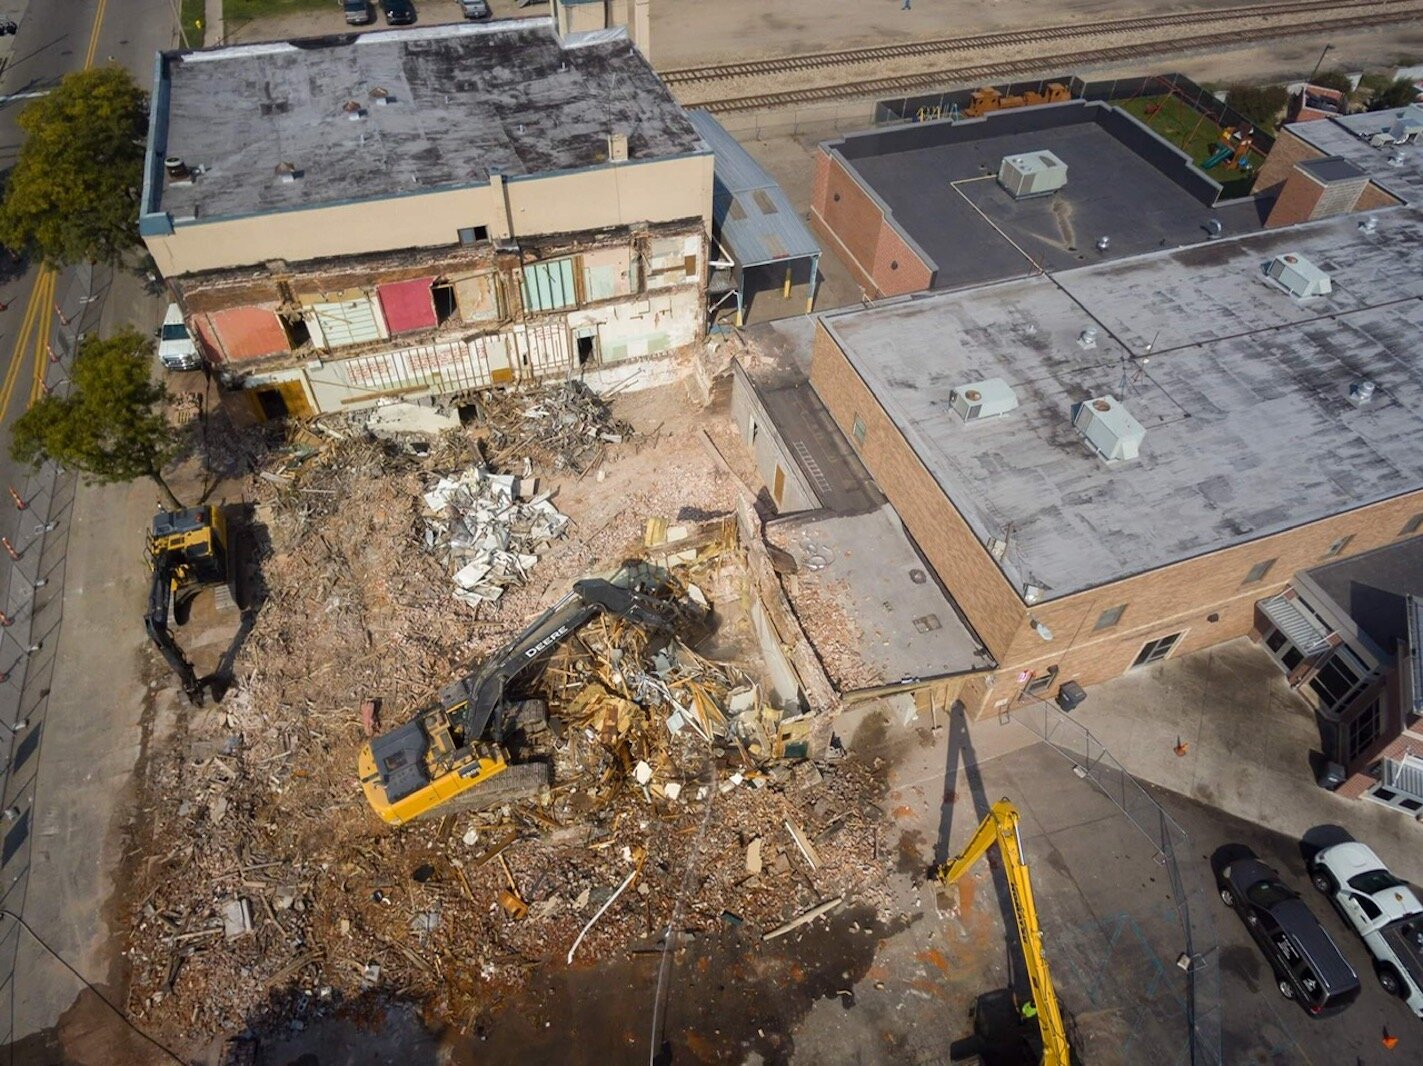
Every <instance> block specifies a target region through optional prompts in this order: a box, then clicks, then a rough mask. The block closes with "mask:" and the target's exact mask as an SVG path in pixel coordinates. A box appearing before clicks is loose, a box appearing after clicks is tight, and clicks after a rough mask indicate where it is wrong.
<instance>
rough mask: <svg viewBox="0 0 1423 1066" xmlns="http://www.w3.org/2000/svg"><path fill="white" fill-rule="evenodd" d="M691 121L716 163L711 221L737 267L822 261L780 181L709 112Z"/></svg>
mask: <svg viewBox="0 0 1423 1066" xmlns="http://www.w3.org/2000/svg"><path fill="white" fill-rule="evenodd" d="M687 118H689V119H690V120H691V122H692V126H693V127H694V128H695V129H696V131H697V132H698V133H699V134H701V136H702V139H703V140H705V141H706V142H707V144H708V145H710V146H711V150H712V154H713V155H714V156H715V157H716V171H715V178H714V179H713V189H712V221H713V222H715V223H716V227H717V232H718V233H720V234H721V238H722V240H723V241H724V242H725V243H726V245H727V249H726V250H727V251H728V252H729V253H730V254H731V256H732V258H733V259H735V260H736V263H737V265H738V266H741V267H752V266H764V265H766V264H767V263H777V262H780V261H782V260H786V259H804V258H806V257H807V256H818V255H820V244H819V243H818V242H817V241H816V239H815V235H814V234H812V233H811V232H810V227H808V226H807V225H806V224H805V223H804V222H803V221H802V220H801V217H800V215H799V214H798V213H797V212H796V209H795V207H794V206H793V205H792V204H791V201H790V198H789V197H787V196H786V194H785V192H783V191H782V189H781V187H780V186H779V185H778V184H776V179H775V178H773V177H771V175H770V174H768V173H766V171H765V168H763V167H762V166H761V164H760V163H758V162H756V160H754V159H752V158H751V154H750V153H749V152H747V151H746V149H745V148H742V147H741V145H740V143H738V142H737V140H736V138H735V137H733V136H732V135H731V134H729V133H727V132H726V130H725V128H724V127H723V126H722V124H721V123H720V122H718V121H717V120H716V119H715V118H713V117H712V116H711V114H710V113H708V112H706V111H688V112H687Z"/></svg>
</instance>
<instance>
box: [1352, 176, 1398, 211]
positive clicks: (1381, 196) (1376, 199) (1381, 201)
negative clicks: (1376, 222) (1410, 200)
mask: <svg viewBox="0 0 1423 1066" xmlns="http://www.w3.org/2000/svg"><path fill="white" fill-rule="evenodd" d="M1401 203H1403V201H1402V200H1400V199H1399V198H1398V197H1397V196H1394V195H1392V194H1391V193H1386V192H1384V191H1383V189H1381V188H1379V187H1378V186H1377V185H1375V184H1374V183H1373V182H1369V183H1368V184H1367V185H1365V186H1364V191H1363V192H1361V193H1359V202H1358V203H1356V204H1355V205H1354V210H1355V211H1378V210H1379V209H1381V208H1384V207H1396V206H1397V205H1398V204H1401Z"/></svg>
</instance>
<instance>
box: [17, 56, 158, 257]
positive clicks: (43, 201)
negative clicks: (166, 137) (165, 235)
mask: <svg viewBox="0 0 1423 1066" xmlns="http://www.w3.org/2000/svg"><path fill="white" fill-rule="evenodd" d="M17 121H18V123H19V126H20V129H21V130H23V131H24V133H25V142H24V144H23V145H21V147H20V154H19V157H18V158H17V159H16V161H15V166H14V168H13V169H12V170H11V171H10V175H9V179H8V181H7V183H6V187H5V195H4V200H3V202H0V242H3V243H4V245H5V246H6V247H7V248H9V249H10V250H11V251H13V252H16V253H20V254H36V255H39V256H40V257H42V258H43V259H44V261H45V262H47V263H49V264H50V265H52V266H66V265H68V264H71V263H81V262H86V261H87V262H94V263H108V264H112V265H117V264H118V263H120V262H121V261H122V259H123V256H124V253H125V252H127V251H128V250H129V249H130V248H132V247H133V246H134V245H135V244H137V243H138V198H139V190H140V188H141V187H142V183H143V153H144V147H143V146H144V141H145V139H146V134H147V122H148V119H147V102H146V97H145V95H144V93H143V92H142V90H140V89H139V87H138V86H137V85H136V84H134V80H133V78H132V77H130V76H129V74H128V71H126V70H123V69H122V68H120V67H95V68H93V69H91V70H82V71H76V72H75V73H73V74H68V75H66V76H65V78H64V80H63V81H61V82H60V83H59V85H58V86H57V87H56V88H55V89H54V91H53V92H51V93H49V94H48V95H47V96H44V97H41V98H40V99H38V100H35V101H34V102H33V103H30V104H28V105H26V107H25V109H24V110H23V111H21V112H20V115H19V118H18V119H17Z"/></svg>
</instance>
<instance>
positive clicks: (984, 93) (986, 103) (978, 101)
mask: <svg viewBox="0 0 1423 1066" xmlns="http://www.w3.org/2000/svg"><path fill="white" fill-rule="evenodd" d="M1071 99H1072V93H1071V92H1070V91H1069V90H1068V88H1067V86H1066V85H1063V84H1062V82H1060V81H1053V82H1049V83H1048V84H1047V90H1046V92H1041V93H1040V92H1035V91H1034V90H1032V89H1029V90H1028V91H1027V92H1025V93H1023V94H1022V95H1021V96H1004V95H1003V94H1002V93H1000V92H999V91H998V90H997V89H995V88H993V87H992V86H985V87H984V88H982V89H975V90H974V91H973V92H972V93H971V94H970V97H969V105H968V107H966V108H964V114H965V115H967V116H968V117H969V118H978V117H979V116H980V115H986V114H988V113H989V112H990V111H1007V110H1008V109H1010V108H1014V107H1037V106H1038V105H1039V104H1060V103H1062V102H1063V101H1064V100H1071Z"/></svg>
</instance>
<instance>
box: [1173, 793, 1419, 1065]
mask: <svg viewBox="0 0 1423 1066" xmlns="http://www.w3.org/2000/svg"><path fill="white" fill-rule="evenodd" d="M1154 791H1155V794H1156V795H1157V797H1158V799H1160V800H1161V802H1162V804H1163V806H1165V807H1166V809H1167V810H1168V811H1169V812H1170V814H1171V815H1172V817H1174V818H1175V819H1176V820H1177V821H1179V822H1180V823H1181V824H1182V825H1183V826H1184V827H1185V829H1186V831H1187V832H1188V833H1190V835H1191V841H1192V844H1193V845H1194V854H1193V855H1192V856H1191V858H1192V860H1193V861H1194V862H1195V863H1196V864H1197V867H1198V869H1203V870H1207V873H1208V864H1209V861H1210V855H1211V853H1212V852H1213V851H1215V849H1216V848H1218V847H1220V846H1221V845H1224V844H1245V845H1247V846H1248V847H1250V848H1252V849H1253V850H1254V851H1255V852H1256V854H1258V855H1259V856H1260V857H1261V858H1262V859H1264V860H1265V862H1267V863H1269V864H1270V865H1271V866H1273V867H1274V868H1275V869H1276V870H1278V871H1279V872H1280V874H1281V877H1282V878H1283V880H1284V881H1285V883H1286V884H1288V885H1290V886H1291V887H1292V888H1294V889H1295V891H1297V892H1299V893H1300V895H1301V896H1302V897H1303V898H1304V901H1305V903H1306V904H1308V905H1309V908H1310V910H1312V911H1313V912H1314V914H1315V916H1316V917H1317V918H1318V919H1319V920H1320V922H1321V924H1323V926H1324V928H1325V930H1326V931H1327V932H1328V933H1329V935H1330V937H1332V938H1333V940H1334V942H1335V943H1336V944H1338V945H1339V949H1340V950H1341V951H1342V952H1343V953H1344V957H1345V958H1346V959H1348V960H1349V964H1350V965H1351V966H1353V967H1354V970H1355V972H1356V973H1358V975H1359V980H1360V983H1361V984H1362V985H1363V992H1362V994H1361V995H1360V996H1359V998H1358V1000H1357V1001H1355V1002H1354V1003H1352V1004H1350V1006H1348V1007H1347V1008H1346V1009H1345V1010H1344V1012H1343V1013H1342V1014H1338V1015H1335V1016H1333V1017H1329V1018H1314V1017H1311V1016H1310V1015H1308V1014H1306V1013H1305V1012H1304V1011H1303V1010H1302V1009H1301V1008H1300V1007H1299V1006H1297V1005H1296V1004H1294V1003H1290V1002H1288V1001H1287V1000H1285V999H1284V998H1283V997H1282V996H1281V995H1280V994H1279V992H1277V991H1276V990H1275V986H1274V977H1273V975H1272V974H1271V972H1270V967H1269V964H1268V963H1267V962H1266V961H1265V958H1264V956H1263V955H1261V954H1260V949H1259V948H1258V947H1257V946H1256V944H1255V941H1254V940H1253V939H1252V938H1251V936H1250V934H1249V933H1248V932H1247V931H1246V929H1245V925H1244V923H1243V922H1241V921H1240V919H1239V918H1238V917H1236V915H1235V914H1234V913H1232V912H1231V911H1230V910H1228V909H1227V908H1226V907H1225V905H1224V904H1221V903H1219V900H1217V901H1216V902H1217V905H1218V907H1219V912H1218V914H1217V915H1215V927H1216V930H1217V933H1218V934H1219V938H1220V967H1221V999H1222V1002H1223V1007H1224V1025H1223V1029H1224V1036H1223V1047H1224V1048H1225V1056H1224V1060H1225V1062H1227V1063H1277V1062H1279V1063H1283V1062H1302V1063H1313V1064H1315V1066H1326V1064H1334V1063H1348V1064H1350V1066H1369V1064H1373V1063H1378V1064H1384V1063H1390V1064H1393V1063H1400V1062H1420V1061H1423V1020H1420V1019H1418V1018H1415V1017H1414V1016H1413V1015H1412V1014H1411V1013H1410V1012H1409V1010H1408V1008H1407V1007H1405V1006H1404V1005H1403V1001H1402V1000H1399V999H1395V998H1394V997H1392V996H1389V995H1388V994H1387V993H1385V992H1384V990H1383V989H1382V988H1380V987H1379V983H1378V981H1377V980H1376V979H1375V977H1374V969H1373V960H1372V958H1371V957H1370V955H1369V953H1368V951H1367V950H1366V949H1365V948H1364V944H1363V941H1361V940H1360V939H1359V938H1358V937H1357V936H1356V935H1355V934H1354V932H1353V931H1352V930H1351V929H1350V928H1349V927H1348V926H1347V925H1346V924H1345V922H1344V919H1343V918H1341V917H1340V916H1339V914H1338V913H1337V912H1336V911H1335V910H1334V908H1333V907H1332V906H1331V905H1330V903H1329V901H1328V900H1327V899H1325V898H1324V897H1323V896H1322V895H1320V894H1319V893H1318V892H1316V891H1315V890H1314V889H1313V888H1312V887H1311V886H1310V883H1309V877H1308V876H1307V875H1306V873H1305V859H1304V856H1305V853H1306V850H1307V849H1306V847H1305V845H1303V844H1302V843H1301V840H1300V837H1299V836H1296V835H1289V834H1284V833H1277V832H1273V831H1271V830H1269V829H1265V828H1262V827H1260V826H1257V825H1252V824H1251V823H1249V822H1247V821H1244V820H1243V819H1240V818H1235V817H1233V816H1231V815H1229V814H1225V813H1223V812H1221V811H1218V810H1213V809H1211V808H1210V807H1207V806H1205V805H1204V804H1201V803H1196V802H1194V801H1192V800H1189V799H1186V798H1185V797H1181V796H1174V795H1171V794H1170V793H1167V792H1165V791H1163V790H1154ZM1370 806H1374V805H1373V804H1370ZM1379 809H1380V810H1385V808H1382V807H1380V808H1379ZM1410 824H1411V823H1410ZM1379 854H1380V857H1381V858H1382V859H1383V860H1384V862H1386V863H1388V864H1390V865H1396V862H1395V860H1397V859H1399V858H1401V856H1400V855H1398V854H1395V853H1390V852H1388V851H1385V850H1383V849H1382V848H1380V849H1379ZM1386 1034H1391V1035H1393V1036H1396V1037H1398V1039H1399V1043H1398V1046H1397V1047H1396V1048H1394V1049H1393V1050H1392V1051H1389V1050H1386V1049H1385V1048H1384V1046H1383V1042H1382V1041H1383V1037H1384V1036H1385V1035H1386Z"/></svg>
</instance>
